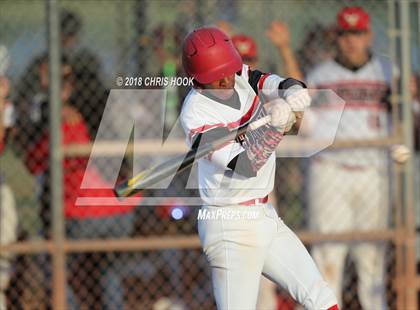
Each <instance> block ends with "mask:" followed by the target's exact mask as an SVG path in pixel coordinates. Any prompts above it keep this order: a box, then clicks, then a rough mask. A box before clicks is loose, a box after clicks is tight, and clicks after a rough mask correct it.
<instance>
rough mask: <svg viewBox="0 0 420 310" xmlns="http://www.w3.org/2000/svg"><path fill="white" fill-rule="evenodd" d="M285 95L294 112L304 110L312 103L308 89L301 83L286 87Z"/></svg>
mask: <svg viewBox="0 0 420 310" xmlns="http://www.w3.org/2000/svg"><path fill="white" fill-rule="evenodd" d="M284 97H285V98H286V101H287V103H288V105H289V106H290V108H291V109H292V111H293V112H303V111H304V110H305V108H307V107H309V106H310V105H311V97H310V96H309V93H308V90H307V89H306V88H302V87H301V86H299V85H294V86H292V87H289V88H288V89H286V90H285V92H284Z"/></svg>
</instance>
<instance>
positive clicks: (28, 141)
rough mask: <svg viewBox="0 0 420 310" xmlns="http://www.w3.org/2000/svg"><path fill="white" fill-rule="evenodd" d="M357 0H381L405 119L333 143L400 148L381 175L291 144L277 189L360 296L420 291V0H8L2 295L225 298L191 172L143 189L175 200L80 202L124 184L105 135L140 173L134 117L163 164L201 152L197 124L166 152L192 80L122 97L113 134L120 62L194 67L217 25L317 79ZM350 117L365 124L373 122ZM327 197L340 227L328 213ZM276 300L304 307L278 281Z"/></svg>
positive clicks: (89, 301) (25, 300) (23, 300)
mask: <svg viewBox="0 0 420 310" xmlns="http://www.w3.org/2000/svg"><path fill="white" fill-rule="evenodd" d="M345 6H360V7H361V8H363V9H364V10H365V11H366V12H367V13H368V14H369V17H370V25H371V29H372V32H373V35H374V37H373V42H372V47H371V51H372V53H373V55H375V57H378V58H380V59H383V61H384V63H388V64H389V68H390V70H391V71H392V72H388V73H377V74H378V77H377V78H378V79H380V78H381V77H382V76H381V74H382V75H386V76H387V77H388V78H385V80H387V83H386V85H385V86H386V89H385V92H384V94H386V98H382V97H381V98H380V99H378V103H380V104H384V105H386V106H387V107H389V108H388V109H387V113H386V117H387V118H388V119H389V122H387V125H386V126H385V127H386V128H387V130H386V133H385V134H382V135H377V136H369V135H363V134H354V135H352V134H350V135H349V136H343V137H337V139H336V141H335V142H334V143H333V145H332V146H331V149H333V150H335V151H340V152H342V154H345V156H346V157H348V158H352V157H353V156H354V158H357V156H359V155H360V153H359V152H361V150H364V149H369V150H372V149H374V150H380V151H381V152H383V154H385V155H383V157H382V155H381V157H377V158H375V157H373V159H372V158H371V160H372V165H376V164H378V165H379V166H380V167H379V168H378V169H379V170H377V171H376V170H375V172H374V173H373V174H374V176H373V177H372V174H369V173H368V174H366V173H365V172H363V171H359V170H358V169H359V167H353V166H352V167H346V169H344V168H343V170H340V169H341V168H340V169H339V170H335V169H336V168H332V167H322V166H319V165H318V166H316V164H314V163H313V162H312V161H311V159H308V158H288V157H285V156H283V157H279V158H278V159H277V176H276V185H275V191H274V194H273V195H272V197H271V199H272V203H273V204H274V205H275V207H276V208H277V210H278V212H279V215H280V216H281V217H282V218H283V220H284V221H285V223H286V224H287V225H289V226H290V227H291V228H292V229H293V230H294V231H296V232H297V233H298V235H299V237H300V238H301V239H302V240H303V242H304V243H305V245H306V246H307V247H308V249H309V250H311V251H312V253H313V254H314V253H317V255H318V260H317V263H319V264H323V266H324V267H325V269H323V270H322V272H323V273H325V274H324V276H326V277H327V278H329V279H331V280H329V281H330V282H331V281H333V282H334V286H335V287H336V289H337V290H339V291H340V294H341V297H340V298H341V300H342V302H341V303H342V306H343V309H360V308H365V309H376V306H374V304H375V303H374V302H375V301H374V297H373V296H375V294H376V295H378V294H377V291H380V292H381V293H380V296H379V297H377V298H379V299H382V300H383V302H384V304H386V307H385V306H384V308H389V309H416V308H419V299H418V291H419V289H420V277H419V276H418V275H417V265H418V262H419V259H420V241H419V240H420V239H419V238H418V237H419V235H418V232H419V231H420V226H419V225H420V214H419V211H420V158H419V148H420V97H419V91H418V89H419V81H420V80H419V74H420V1H418V0H417V1H415V0H401V1H397V0H365V1H356V0H354V1H352V0H348V1H339V0H322V1H321V0H311V1H309V0H308V1H307V0H300V1H292V0H277V1H274V0H266V1H251V0H247V1H245V0H244V1H241V0H232V1H224V0H185V1H161V0H154V1H151V0H149V1H147V0H138V1H129V0H126V1H124V0H115V1H99V0H98V1H97V0H95V1H93V0H85V1H78V0H73V1H65V0H62V1H41V0H33V1H29V0H28V1H12V0H3V1H1V2H0V116H1V117H0V122H1V126H0V138H1V141H2V142H1V143H0V149H1V155H0V165H1V168H0V185H1V191H0V198H1V199H0V203H1V204H0V211H1V212H0V215H1V217H0V309H1V310H3V309H64V308H68V309H159V310H160V309H215V304H214V299H213V296H212V288H211V282H210V274H209V269H208V267H207V264H206V261H205V258H204V256H203V255H202V253H201V250H200V247H199V240H198V238H197V236H196V228H195V224H196V216H197V210H198V209H197V206H190V205H186V203H184V202H183V201H182V199H178V198H179V197H197V196H198V194H197V191H196V190H195V189H191V188H188V187H187V186H186V183H187V180H188V176H189V173H190V171H187V172H185V173H182V174H180V175H178V176H177V177H175V179H174V180H173V181H172V182H171V184H170V186H169V187H168V189H165V190H163V189H155V190H148V191H147V192H145V193H144V194H143V195H144V197H167V198H166V199H161V202H160V203H159V205H158V206H156V205H149V206H143V205H142V206H137V205H136V204H135V203H133V204H131V205H127V206H123V207H121V206H108V207H106V208H102V207H100V206H97V207H95V206H87V207H83V208H82V207H77V206H75V201H76V198H77V197H80V196H85V197H108V198H112V197H113V193H112V190H111V189H110V187H112V182H111V181H112V180H110V178H111V179H112V176H111V177H110V175H112V173H110V172H108V171H106V169H103V170H102V169H94V168H91V169H87V170H86V165H87V162H88V159H89V156H90V152H91V146H92V143H93V141H95V138H96V143H99V144H100V146H101V147H100V149H99V150H97V152H96V155H97V157H98V158H97V159H98V160H99V161H101V160H102V161H103V163H105V167H106V165H107V164H108V163H111V162H113V161H116V162H117V164H118V165H121V169H120V171H119V175H118V179H124V178H126V177H130V176H131V175H132V174H133V172H132V171H133V169H132V168H133V148H132V147H131V148H130V145H129V146H128V147H127V148H126V150H125V154H121V152H116V151H115V143H118V142H119V140H118V134H116V132H118V128H119V127H120V126H123V125H124V123H125V122H126V120H127V119H130V120H131V119H133V118H132V117H133V114H134V115H135V116H134V119H135V120H136V122H138V123H139V124H141V128H142V130H144V131H145V133H144V136H143V135H142V139H144V140H145V142H147V143H146V144H145V145H144V147H143V148H142V150H143V153H142V156H143V157H142V160H143V159H144V160H143V163H145V165H146V166H147V165H150V164H151V163H154V162H161V161H164V160H166V159H167V158H169V157H170V156H173V155H176V154H178V153H182V152H184V151H185V147H184V146H183V138H182V136H179V140H177V141H178V143H175V147H173V148H172V149H171V151H169V153H168V154H162V153H159V152H158V153H157V151H156V150H158V149H159V147H156V146H159V145H160V144H161V143H162V138H163V137H162V126H161V120H162V115H165V117H164V126H165V127H164V128H165V130H164V132H163V135H164V136H165V135H166V134H167V132H168V131H169V130H170V129H171V128H172V126H173V125H174V123H175V121H176V119H177V117H178V113H179V111H180V108H181V106H182V100H183V98H184V97H185V95H186V94H187V92H188V88H187V87H167V88H166V94H167V95H166V100H165V102H164V103H163V105H161V104H154V101H153V100H147V99H142V100H143V101H142V102H144V107H143V109H139V110H136V111H120V110H116V111H112V112H111V114H109V115H111V116H112V118H111V119H112V122H111V123H107V126H109V128H106V130H105V132H108V133H109V135H106V136H105V137H104V136H100V135H98V136H97V134H98V129H99V125H100V122H101V119H102V115H103V113H104V110H105V106H106V103H107V100H108V98H109V95H110V93H111V91H115V90H118V88H119V87H118V85H117V84H116V79H117V77H146V76H161V77H172V76H185V73H184V72H183V70H182V65H181V61H180V53H181V44H182V40H183V38H184V37H185V35H186V34H187V33H188V32H189V31H191V30H192V29H194V28H195V27H198V26H202V25H215V26H218V27H220V28H222V29H223V30H224V31H226V32H227V33H228V34H229V35H231V36H233V37H235V36H236V41H235V42H236V43H237V44H238V45H237V47H238V50H239V51H240V52H242V56H243V58H244V61H246V62H248V63H250V64H251V65H252V66H256V67H257V68H258V69H260V70H262V71H264V72H274V73H277V74H279V75H280V76H292V77H296V78H300V79H303V80H305V81H307V77H308V76H310V74H311V72H312V71H313V70H315V69H316V68H317V66H318V65H319V64H321V63H323V62H325V61H329V60H331V59H334V58H335V57H337V55H338V51H337V40H338V37H339V36H340V35H341V34H340V33H339V32H338V31H337V29H336V15H337V13H338V12H339V11H340V10H341V9H342V8H344V7H345ZM373 78H375V75H374V76H373ZM318 82H319V84H322V79H321V81H318ZM311 85H312V84H311ZM352 90H353V91H355V92H357V91H359V93H362V95H361V96H362V97H360V98H359V99H358V100H359V101H360V102H363V101H364V100H367V99H366V98H365V97H364V96H368V95H367V93H363V90H361V91H360V86H357V85H356V86H354V85H353V86H352V87H350V89H349V91H350V92H351V91H352ZM347 126H348V127H350V128H351V126H353V128H354V132H355V133H357V131H358V129H359V124H357V123H354V124H353V125H352V124H350V125H347ZM114 133H115V134H114ZM132 138H133V137H130V141H132ZM123 142H124V143H125V142H126V141H123ZM140 142H141V141H140ZM396 145H405V146H406V147H407V148H408V151H410V154H411V156H410V157H409V158H408V160H407V161H405V159H406V158H405V157H406V156H405V155H406V149H401V148H400V149H398V148H397V149H396V148H395V146H396ZM298 147H299V146H298ZM302 147H303V146H302ZM393 150H394V153H392V151H393ZM282 151H283V152H286V153H287V150H282ZM116 154H117V155H116ZM282 154H283V153H282ZM123 155H124V160H121V159H122V156H123ZM391 155H393V156H394V159H397V160H392V159H391ZM401 159H402V160H401ZM399 160H400V161H402V163H399V162H398V161H399ZM121 161H122V162H121ZM315 168H316V169H318V170H316V169H315ZM347 168H349V169H347ZM193 170H194V169H193ZM355 170H357V171H355ZM362 170H363V169H362ZM316 171H318V173H317V172H316ZM337 171H340V172H339V173H337ZM135 172H137V171H135ZM377 172H378V173H377ZM85 173H86V174H88V175H89V177H90V178H91V179H92V180H94V181H93V182H94V184H95V185H96V186H95V187H96V189H94V190H92V191H90V192H84V191H83V190H82V189H80V184H81V182H82V178H83V175H84V174H85ZM314 173H315V174H314ZM344 180H345V181H344ZM316 184H318V185H319V186H315V185H316ZM343 187H344V188H346V189H348V188H356V187H360V188H361V189H362V190H363V191H364V192H365V196H364V198H360V197H358V196H357V194H355V195H354V197H353V196H351V197H349V196H348V195H352V193H351V192H349V191H347V190H346V191H344V190H343V189H342V188H343ZM314 191H315V192H316V194H313V193H314ZM357 191H358V190H355V192H357ZM356 196H357V197H356ZM366 197H367V198H366ZM144 199H146V198H144ZM314 201H317V202H319V203H320V204H321V205H322V204H324V202H325V201H333V203H335V205H336V206H337V208H336V210H335V211H334V210H333V211H332V212H331V213H330V212H329V211H328V212H325V210H324V211H323V212H324V213H322V212H321V211H319V210H318V209H314V208H313V207H311V206H312V205H313V204H314ZM343 201H352V202H351V203H350V204H354V205H357V208H358V209H357V208H354V209H352V212H354V213H355V214H357V215H358V217H357V216H355V217H354V218H355V219H354V221H355V222H357V223H356V224H354V225H350V224H349V222H350V219H349V218H348V214H345V213H342V214H340V210H341V207H340V206H341V205H342V204H344V202H343ZM369 210H373V211H372V212H374V213H371V212H370V211H369ZM368 211H369V212H368ZM314 212H319V213H317V214H324V215H325V216H324V218H327V220H329V221H330V222H334V225H333V226H335V228H334V229H328V228H326V227H323V226H322V223H321V224H319V223H318V224H319V225H315V224H314V221H313V219H314V218H315V217H316V215H314ZM343 212H344V211H343ZM372 214H374V216H373V215H372ZM329 216H331V218H330V219H329V218H328V217H329ZM352 216H353V215H352ZM352 221H353V220H352ZM360 223H367V224H366V225H360ZM327 226H328V225H327ZM285 250H286V251H287V249H285ZM322 252H326V253H328V254H326V255H324V256H322ZM331 253H338V254H337V255H338V256H339V259H336V257H337V256H335V254H334V257H333V258H332V260H333V262H332V263H331V264H329V262H328V259H329V258H328V256H331ZM375 266H376V267H375ZM374 267H375V268H374ZM375 305H377V304H375ZM258 309H299V306H298V305H296V304H295V303H294V302H293V300H292V299H291V298H290V297H289V296H288V295H287V293H286V292H285V291H284V290H282V289H281V288H280V287H276V286H275V285H273V284H272V283H270V282H269V281H268V280H263V281H262V284H261V292H260V299H259V307H258Z"/></svg>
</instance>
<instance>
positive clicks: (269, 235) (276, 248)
mask: <svg viewBox="0 0 420 310" xmlns="http://www.w3.org/2000/svg"><path fill="white" fill-rule="evenodd" d="M220 208H222V210H223V211H225V212H244V213H246V212H249V210H253V211H255V212H257V214H258V216H257V217H256V218H249V219H244V218H241V219H230V218H223V217H219V218H217V219H199V220H198V232H199V236H200V240H201V245H202V247H203V251H204V253H205V255H206V257H207V260H208V262H209V263H210V267H211V273H212V283H213V291H214V295H215V299H216V304H217V308H218V309H219V310H221V309H229V310H236V309H238V310H239V309H240V310H248V309H255V308H256V303H257V296H258V290H259V286H260V278H261V274H263V275H264V276H266V277H268V278H270V279H271V280H273V281H274V282H276V283H277V284H279V285H281V286H282V287H283V288H285V289H286V290H287V291H288V292H289V293H290V295H291V296H292V297H293V298H294V299H295V300H296V301H297V302H299V303H301V304H302V305H303V306H305V308H307V309H316V310H319V309H328V308H330V307H333V306H334V305H336V304H337V300H336V298H335V296H334V294H333V292H332V290H331V289H330V288H329V287H328V285H327V283H326V282H325V281H324V280H323V278H322V277H321V274H320V272H319V271H318V269H317V267H316V265H315V263H314V261H313V260H312V258H311V256H310V255H309V253H308V251H307V250H306V248H305V247H304V245H303V244H302V243H301V241H300V240H299V239H298V238H297V237H296V235H295V234H294V233H293V232H292V231H291V230H290V229H289V228H288V227H287V226H286V225H285V224H284V223H283V221H282V220H281V219H280V218H279V217H278V215H277V213H276V212H275V210H274V208H273V207H272V206H271V205H270V204H260V205H255V206H242V205H235V206H224V207H216V206H203V207H202V208H201V210H206V211H209V212H217V210H220Z"/></svg>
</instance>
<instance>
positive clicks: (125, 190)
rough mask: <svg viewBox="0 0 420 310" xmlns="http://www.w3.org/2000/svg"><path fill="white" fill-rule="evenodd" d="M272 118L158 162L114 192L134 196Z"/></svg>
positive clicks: (118, 194)
mask: <svg viewBox="0 0 420 310" xmlns="http://www.w3.org/2000/svg"><path fill="white" fill-rule="evenodd" d="M270 120H271V117H270V115H267V116H264V117H262V118H260V119H258V120H256V121H253V122H251V123H249V124H247V125H244V126H242V127H239V128H238V129H237V130H233V131H231V132H230V133H229V134H228V135H226V136H225V137H222V138H220V139H218V140H215V141H213V142H210V143H206V144H204V145H202V146H198V147H196V148H192V149H190V150H189V151H188V152H187V153H186V154H182V155H179V156H177V157H175V158H173V159H171V160H168V161H167V162H164V163H161V164H158V165H156V166H153V167H151V168H149V169H146V170H144V171H142V172H140V173H139V174H137V175H136V176H134V177H133V178H131V179H128V180H126V181H124V182H122V183H120V184H118V185H117V186H116V187H115V189H114V192H115V194H116V196H117V197H120V198H124V197H129V196H132V195H134V194H136V193H138V192H140V191H142V190H144V189H146V188H149V187H150V186H153V185H155V184H157V183H159V182H160V181H162V180H164V179H165V178H167V177H169V176H171V175H175V174H176V173H179V172H181V171H183V170H185V169H187V168H188V167H190V166H192V165H193V163H194V161H195V160H196V159H200V158H202V157H204V156H206V155H208V154H209V153H211V152H213V151H215V150H217V149H218V148H219V147H221V146H222V145H223V144H225V143H226V142H229V141H232V140H234V139H235V138H236V137H238V136H240V135H242V134H244V133H245V132H246V131H247V130H255V129H257V128H259V127H262V126H264V125H266V124H268V123H269V122H270Z"/></svg>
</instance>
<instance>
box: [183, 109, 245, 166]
mask: <svg viewBox="0 0 420 310" xmlns="http://www.w3.org/2000/svg"><path fill="white" fill-rule="evenodd" d="M203 120H204V121H205V116H204V115H200V113H199V112H197V111H194V110H189V111H183V113H181V124H182V127H183V129H184V132H185V141H186V144H187V145H188V147H190V148H196V147H199V146H200V145H204V144H205V143H208V142H211V141H215V140H217V139H219V138H221V137H222V136H223V135H226V134H227V133H228V132H229V129H228V127H227V125H226V124H224V123H205V122H203ZM243 151H244V148H243V147H242V146H241V144H240V143H238V142H236V141H231V142H228V143H226V144H224V145H222V146H220V148H218V149H217V150H216V151H214V152H212V153H210V154H209V155H208V156H206V157H205V158H204V160H208V161H210V162H212V163H213V164H215V165H217V166H218V167H220V168H222V169H229V167H228V164H229V163H230V162H231V160H232V159H233V158H235V157H236V156H237V155H238V154H240V153H242V152H243Z"/></svg>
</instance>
